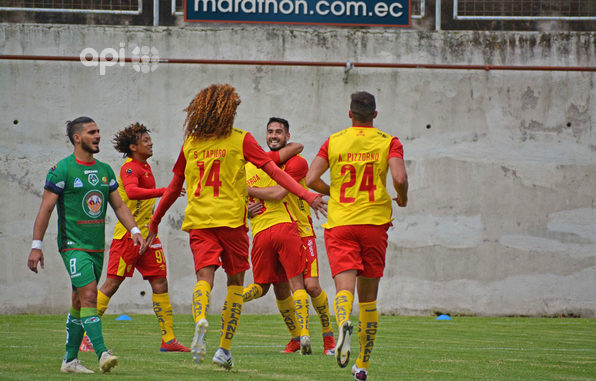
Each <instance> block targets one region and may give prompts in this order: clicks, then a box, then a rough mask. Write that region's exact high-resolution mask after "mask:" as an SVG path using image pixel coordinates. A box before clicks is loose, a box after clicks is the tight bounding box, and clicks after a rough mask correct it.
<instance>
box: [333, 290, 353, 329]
mask: <svg viewBox="0 0 596 381" xmlns="http://www.w3.org/2000/svg"><path fill="white" fill-rule="evenodd" d="M353 303H354V294H352V293H351V292H350V291H348V290H341V291H339V292H338V293H337V294H335V299H334V300H333V311H334V312H335V321H336V322H337V327H338V328H339V327H341V325H342V323H343V322H344V321H346V320H350V314H351V313H352V304H353Z"/></svg>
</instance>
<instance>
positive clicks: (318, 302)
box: [310, 290, 333, 336]
mask: <svg viewBox="0 0 596 381" xmlns="http://www.w3.org/2000/svg"><path fill="white" fill-rule="evenodd" d="M310 300H311V301H312V306H313V307H314V308H315V311H317V315H319V320H320V321H321V328H322V330H323V336H325V335H326V334H329V333H333V328H331V319H330V317H329V301H328V300H327V294H326V293H325V291H324V290H321V293H320V294H319V296H317V297H314V298H311V299H310Z"/></svg>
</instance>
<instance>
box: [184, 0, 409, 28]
mask: <svg viewBox="0 0 596 381" xmlns="http://www.w3.org/2000/svg"><path fill="white" fill-rule="evenodd" d="M184 19H185V21H200V22H227V23H263V24H306V25H344V26H383V27H407V26H410V0H185V4H184Z"/></svg>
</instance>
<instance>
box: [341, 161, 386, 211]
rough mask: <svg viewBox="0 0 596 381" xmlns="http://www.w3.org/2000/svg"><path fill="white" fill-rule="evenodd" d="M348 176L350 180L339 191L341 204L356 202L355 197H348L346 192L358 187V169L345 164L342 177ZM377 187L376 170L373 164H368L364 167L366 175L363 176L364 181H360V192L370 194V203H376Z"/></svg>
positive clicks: (342, 168)
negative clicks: (355, 186)
mask: <svg viewBox="0 0 596 381" xmlns="http://www.w3.org/2000/svg"><path fill="white" fill-rule="evenodd" d="M346 174H349V175H350V178H349V179H348V181H347V182H345V183H343V184H341V187H340V189H339V202H341V203H348V204H349V203H352V202H354V201H356V198H355V197H347V196H346V190H347V189H349V188H352V187H353V186H354V185H356V167H354V166H353V165H352V164H345V165H343V166H342V167H341V175H342V176H345V175H346ZM376 189H377V186H376V185H375V169H374V164H373V163H366V165H365V167H364V173H363V174H362V179H361V181H360V187H358V190H359V191H361V192H368V201H371V202H372V201H375V190H376Z"/></svg>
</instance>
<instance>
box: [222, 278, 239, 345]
mask: <svg viewBox="0 0 596 381" xmlns="http://www.w3.org/2000/svg"><path fill="white" fill-rule="evenodd" d="M243 290H244V288H243V287H242V286H228V295H226V301H225V302H224V305H223V309H222V310H221V338H220V340H219V346H220V347H221V348H223V349H227V350H230V347H231V346H232V339H233V338H234V333H236V329H238V323H239V321H240V314H241V313H242V303H243V300H242V291H243Z"/></svg>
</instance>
